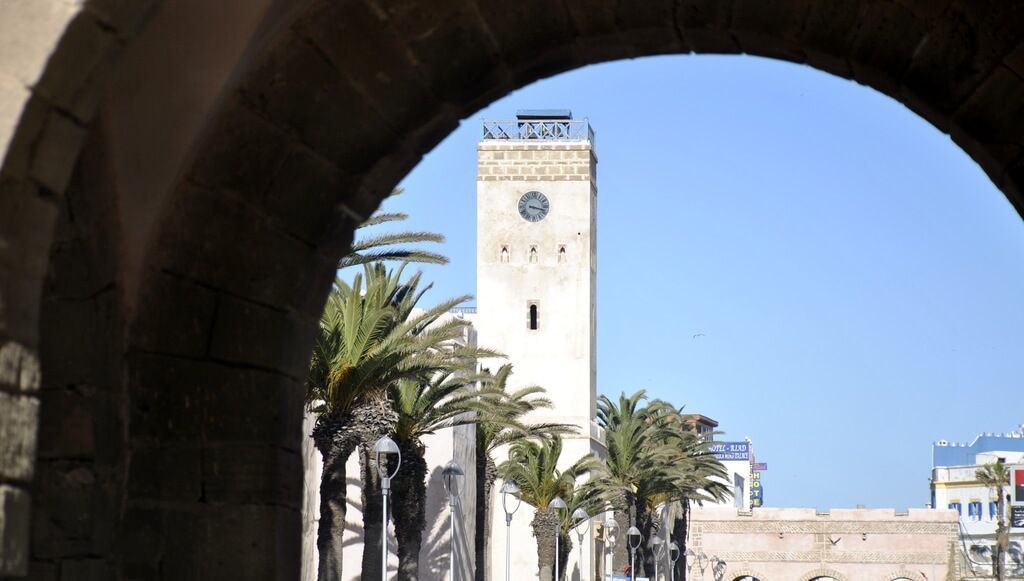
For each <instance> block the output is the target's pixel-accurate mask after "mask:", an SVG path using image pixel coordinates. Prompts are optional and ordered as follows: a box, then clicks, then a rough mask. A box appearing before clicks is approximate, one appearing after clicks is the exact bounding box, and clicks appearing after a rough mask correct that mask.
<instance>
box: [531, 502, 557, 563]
mask: <svg viewBox="0 0 1024 581" xmlns="http://www.w3.org/2000/svg"><path fill="white" fill-rule="evenodd" d="M558 525H559V523H558V514H557V513H556V512H555V510H554V509H552V508H548V507H546V506H544V507H540V508H538V509H537V510H536V511H535V512H534V513H533V520H532V521H530V527H532V528H533V536H534V538H536V539H537V575H538V576H539V579H540V581H552V575H553V574H554V566H555V534H556V533H555V527H557V526H558Z"/></svg>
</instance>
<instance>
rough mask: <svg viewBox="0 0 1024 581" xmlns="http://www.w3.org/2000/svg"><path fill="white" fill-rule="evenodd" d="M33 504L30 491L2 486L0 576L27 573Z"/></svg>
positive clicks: (0, 487) (0, 485) (0, 495)
mask: <svg viewBox="0 0 1024 581" xmlns="http://www.w3.org/2000/svg"><path fill="white" fill-rule="evenodd" d="M0 395H2V394H0ZM0 426H2V424H0ZM30 505H31V499H30V497H29V494H28V492H27V491H25V490H22V489H21V488H15V487H14V486H10V485H8V484H0V575H11V576H19V575H25V574H27V573H28V539H29V536H28V525H29V514H30V513H29V508H30Z"/></svg>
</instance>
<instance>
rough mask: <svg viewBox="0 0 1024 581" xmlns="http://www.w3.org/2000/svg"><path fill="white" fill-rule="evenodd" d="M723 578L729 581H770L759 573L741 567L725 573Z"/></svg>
mask: <svg viewBox="0 0 1024 581" xmlns="http://www.w3.org/2000/svg"><path fill="white" fill-rule="evenodd" d="M725 578H726V579H730V580H731V581H737V580H741V579H742V580H745V579H747V578H751V579H756V580H757V581H771V579H770V578H769V577H766V576H765V575H763V574H762V573H761V572H760V571H757V570H755V569H751V568H749V567H743V568H741V569H738V570H736V571H726V575H725Z"/></svg>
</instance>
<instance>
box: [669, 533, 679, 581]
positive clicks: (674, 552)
mask: <svg viewBox="0 0 1024 581" xmlns="http://www.w3.org/2000/svg"><path fill="white" fill-rule="evenodd" d="M668 559H669V561H672V564H671V565H670V566H669V567H670V568H669V570H668V581H676V561H678V560H679V545H677V544H676V543H675V541H672V542H671V543H669V544H668Z"/></svg>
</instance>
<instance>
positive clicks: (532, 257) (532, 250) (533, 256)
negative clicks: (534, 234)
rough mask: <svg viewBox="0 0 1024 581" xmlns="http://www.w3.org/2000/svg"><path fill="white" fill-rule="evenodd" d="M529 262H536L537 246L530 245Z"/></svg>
mask: <svg viewBox="0 0 1024 581" xmlns="http://www.w3.org/2000/svg"><path fill="white" fill-rule="evenodd" d="M530 262H531V263H536V262H537V247H536V246H531V247H530Z"/></svg>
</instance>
